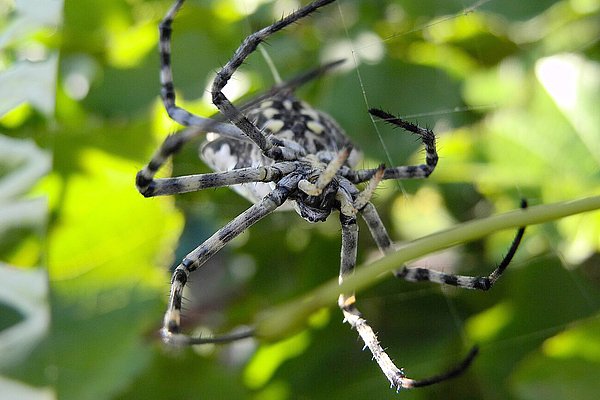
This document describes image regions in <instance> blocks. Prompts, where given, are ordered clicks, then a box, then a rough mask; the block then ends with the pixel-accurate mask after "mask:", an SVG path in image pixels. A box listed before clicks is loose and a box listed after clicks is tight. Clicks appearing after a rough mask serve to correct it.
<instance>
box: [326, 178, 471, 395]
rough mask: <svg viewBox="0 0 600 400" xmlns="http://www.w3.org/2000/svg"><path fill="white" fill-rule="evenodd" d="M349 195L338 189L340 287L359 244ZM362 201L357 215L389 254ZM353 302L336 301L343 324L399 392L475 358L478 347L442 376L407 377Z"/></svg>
mask: <svg viewBox="0 0 600 400" xmlns="http://www.w3.org/2000/svg"><path fill="white" fill-rule="evenodd" d="M380 171H381V172H380V173H379V174H377V175H376V176H375V177H374V178H373V179H372V181H379V180H380V179H381V175H382V172H383V168H382V167H381V168H380ZM365 192H367V194H366V195H365V197H367V196H369V189H368V188H367V189H366V190H365ZM371 192H372V191H371ZM350 193H351V192H350V191H349V190H345V189H344V188H342V189H340V191H339V192H338V198H339V200H340V203H341V207H340V223H341V226H342V249H341V257H340V258H341V261H340V275H339V282H340V284H341V283H342V282H343V281H344V278H346V277H347V276H349V275H351V274H352V272H353V271H354V268H355V266H356V251H357V242H358V225H357V224H356V212H357V211H360V210H357V208H356V207H355V206H356V205H357V204H356V200H352V195H350ZM363 193H364V192H363ZM361 194H362V193H360V194H358V195H357V196H356V197H359V196H360V195H361ZM363 201H364V202H366V205H365V206H364V207H363V211H360V212H362V213H364V212H365V211H364V210H365V209H366V210H367V211H366V213H367V216H365V215H364V214H363V217H364V218H365V220H366V221H367V223H368V224H369V229H370V230H371V232H372V233H373V228H375V229H377V230H379V232H378V237H380V238H383V239H386V240H383V241H381V242H379V241H378V245H380V248H381V247H383V248H385V249H386V251H388V250H387V249H389V248H391V240H390V239H389V237H388V236H387V232H385V228H384V227H383V224H382V223H381V220H380V219H379V216H378V215H377V212H376V210H375V207H374V206H373V205H372V204H371V203H369V202H368V198H366V199H362V200H361V202H363ZM347 203H352V206H350V205H348V204H347ZM352 210H353V211H352ZM375 217H376V218H375ZM373 218H375V219H373ZM377 221H378V222H377ZM374 237H375V236H374ZM355 303H356V297H355V296H354V294H347V293H343V294H341V295H340V297H339V299H338V305H339V307H340V309H341V310H342V312H343V314H344V321H345V322H348V323H349V324H350V326H351V327H352V328H354V329H356V330H357V332H358V334H359V335H360V337H361V338H362V340H363V341H364V343H365V346H366V347H368V348H369V350H370V351H371V354H372V355H373V358H374V359H375V361H376V362H377V364H378V365H379V367H380V368H381V371H382V372H383V374H384V375H385V376H386V377H387V378H388V380H389V381H390V384H391V385H392V387H396V388H397V389H398V390H399V389H402V388H404V389H409V388H414V387H421V386H428V385H433V384H435V383H438V382H441V381H444V380H447V379H450V378H453V377H455V376H457V375H460V374H461V373H462V372H463V371H464V370H466V369H467V368H468V367H469V365H470V364H471V362H472V361H473V359H474V358H475V356H476V355H477V352H478V349H477V347H474V348H472V349H471V351H470V352H469V354H468V355H467V357H465V359H464V360H463V361H461V363H460V364H459V365H457V366H456V367H454V368H452V369H451V370H449V371H447V372H445V373H442V374H439V375H435V376H432V377H429V378H425V379H421V380H415V379H411V378H407V377H406V375H405V374H404V371H403V370H402V369H400V368H398V367H396V365H395V364H394V362H393V361H392V360H391V358H390V357H389V356H388V355H387V353H386V352H385V350H384V349H383V348H382V347H381V344H380V343H379V340H378V339H377V335H376V334H375V332H374V331H373V329H372V328H371V327H370V325H369V324H368V322H367V321H366V320H365V319H364V318H363V317H362V315H361V313H360V311H359V310H358V308H356V304H355Z"/></svg>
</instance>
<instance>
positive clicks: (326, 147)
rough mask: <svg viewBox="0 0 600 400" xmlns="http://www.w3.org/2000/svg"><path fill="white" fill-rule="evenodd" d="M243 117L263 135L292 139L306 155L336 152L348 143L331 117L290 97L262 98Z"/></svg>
mask: <svg viewBox="0 0 600 400" xmlns="http://www.w3.org/2000/svg"><path fill="white" fill-rule="evenodd" d="M247 116H248V118H249V119H250V120H251V121H253V122H255V123H256V126H258V127H259V129H261V130H263V131H264V132H265V133H266V134H267V135H268V134H272V135H274V136H275V137H277V138H278V139H285V140H290V141H293V142H295V143H297V144H299V145H300V146H301V147H302V148H304V150H305V151H306V154H317V153H318V152H320V151H329V152H334V153H337V152H338V151H340V150H341V149H342V148H343V147H345V146H347V145H348V144H349V143H350V140H349V139H348V137H347V136H346V134H345V133H344V131H343V130H342V128H340V126H339V125H338V124H337V122H335V120H334V119H333V118H331V117H330V116H329V115H327V114H325V113H323V112H321V111H319V110H316V109H314V108H313V107H311V106H310V105H309V104H307V103H305V102H303V101H301V100H298V99H296V98H295V97H293V96H278V97H275V98H272V99H269V100H265V101H263V102H262V103H260V104H259V105H258V107H256V108H254V109H251V110H249V111H248V113H247Z"/></svg>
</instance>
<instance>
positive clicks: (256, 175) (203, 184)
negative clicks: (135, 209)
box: [137, 161, 297, 197]
mask: <svg viewBox="0 0 600 400" xmlns="http://www.w3.org/2000/svg"><path fill="white" fill-rule="evenodd" d="M296 168H297V166H296V165H295V164H294V163H292V162H289V161H283V162H280V163H276V164H274V165H265V166H260V167H248V168H239V169H234V170H231V171H224V172H211V173H206V174H194V175H186V176H176V177H172V178H158V179H154V178H153V176H154V174H151V175H150V177H149V178H148V177H147V175H143V174H144V173H146V174H147V173H148V171H147V167H146V169H144V170H142V171H140V173H139V174H138V176H141V178H140V177H138V179H137V181H138V185H137V188H138V190H139V191H140V193H141V194H142V195H144V197H154V196H164V195H170V194H179V193H188V192H196V191H198V190H203V189H208V188H216V187H224V186H232V185H238V184H243V183H250V182H277V181H279V180H280V179H281V178H282V177H283V176H285V175H287V174H289V173H291V172H293V171H294V170H295V169H296ZM142 184H143V185H142Z"/></svg>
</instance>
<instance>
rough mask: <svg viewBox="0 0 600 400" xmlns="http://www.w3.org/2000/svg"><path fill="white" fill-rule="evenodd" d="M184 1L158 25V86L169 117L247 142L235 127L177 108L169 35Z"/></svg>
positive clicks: (172, 8)
mask: <svg viewBox="0 0 600 400" xmlns="http://www.w3.org/2000/svg"><path fill="white" fill-rule="evenodd" d="M183 2H184V0H177V1H176V2H175V3H174V4H173V5H172V6H171V8H170V9H169V11H168V12H167V14H166V15H165V17H164V18H163V20H162V21H161V23H160V25H159V26H158V30H159V37H160V39H159V51H160V63H161V67H160V84H161V97H162V100H163V104H164V106H165V109H166V111H167V114H169V117H171V119H172V120H173V121H175V122H177V123H180V124H181V125H184V126H194V127H197V128H198V130H199V132H215V133H218V134H220V135H223V136H227V137H231V138H234V139H238V140H247V137H246V135H244V133H243V132H242V131H240V130H239V129H238V128H237V127H236V126H234V125H231V124H228V123H224V122H221V121H217V120H213V119H211V118H204V117H200V116H198V115H195V114H192V113H191V112H189V111H187V110H185V109H183V108H181V107H179V106H178V105H177V104H176V101H175V86H174V84H173V71H172V68H171V33H172V31H173V29H172V24H173V19H174V18H175V15H176V14H177V12H178V11H179V9H180V8H181V6H182V5H183Z"/></svg>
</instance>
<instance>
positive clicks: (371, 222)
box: [360, 202, 479, 388]
mask: <svg viewBox="0 0 600 400" xmlns="http://www.w3.org/2000/svg"><path fill="white" fill-rule="evenodd" d="M360 213H361V215H362V217H363V219H364V220H365V222H366V223H367V226H368V227H369V231H370V232H371V236H372V237H373V239H374V240H375V243H376V244H377V247H379V249H380V250H381V252H382V253H384V254H387V253H389V252H391V251H394V248H393V243H392V240H391V239H390V236H389V235H388V233H387V230H386V229H385V226H384V225H383V222H382V221H381V218H380V217H379V213H377V209H376V208H375V206H374V205H373V204H372V203H370V202H368V203H367V204H366V205H365V206H364V207H363V208H362V209H360ZM478 351H479V350H478V348H477V346H473V347H472V348H471V350H470V351H469V353H468V354H467V356H466V357H465V358H464V359H463V360H462V361H461V362H460V363H459V364H458V365H456V366H454V367H453V368H452V369H450V370H448V371H446V372H444V373H441V374H439V375H434V376H431V377H428V378H424V379H419V380H415V379H409V378H406V377H404V374H403V375H402V379H401V382H400V384H399V383H395V382H393V381H392V385H396V386H397V387H398V388H414V387H422V386H429V385H433V384H436V383H439V382H442V381H445V380H447V379H452V378H454V377H456V376H458V375H460V374H462V373H463V372H464V371H465V370H466V369H467V368H469V366H470V365H471V363H472V362H473V360H474V359H475V356H476V355H477V353H478ZM382 369H383V368H382ZM384 373H385V372H384ZM386 376H388V375H387V374H386ZM388 379H390V378H389V376H388Z"/></svg>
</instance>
